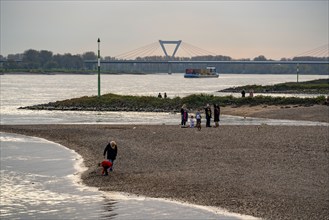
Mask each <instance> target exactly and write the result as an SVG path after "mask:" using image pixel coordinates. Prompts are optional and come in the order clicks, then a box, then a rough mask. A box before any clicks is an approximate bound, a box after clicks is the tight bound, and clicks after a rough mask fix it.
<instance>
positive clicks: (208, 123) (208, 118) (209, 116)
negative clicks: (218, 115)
mask: <svg viewBox="0 0 329 220" xmlns="http://www.w3.org/2000/svg"><path fill="white" fill-rule="evenodd" d="M204 110H205V114H206V127H211V126H210V120H211V118H212V115H211V114H212V113H211V108H210V106H209V104H207V107H206V108H205V109H204Z"/></svg>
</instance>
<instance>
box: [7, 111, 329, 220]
mask: <svg viewBox="0 0 329 220" xmlns="http://www.w3.org/2000/svg"><path fill="white" fill-rule="evenodd" d="M222 113H223V114H225V113H226V114H228V113H229V114H232V115H241V116H246V117H250V116H252V117H268V118H274V119H287V118H286V117H288V119H293V120H311V121H321V122H329V119H328V118H329V114H328V113H329V107H328V106H311V107H287V108H280V107H277V108H273V109H272V108H271V107H259V106H258V107H257V106H256V107H248V108H231V107H226V108H223V109H222ZM1 131H4V132H12V133H20V134H25V135H30V136H36V137H42V138H46V139H48V140H50V141H54V142H57V143H59V144H62V145H64V146H66V147H68V148H70V149H73V150H75V151H76V152H77V153H79V154H80V155H82V157H83V158H84V160H85V165H86V166H87V167H88V168H89V169H88V170H87V171H86V172H85V173H84V174H83V175H82V179H83V182H84V183H85V184H86V185H89V186H96V187H98V188H100V189H101V190H105V191H121V192H128V193H134V194H137V195H145V196H150V197H160V198H172V199H177V200H181V201H186V202H190V203H194V204H199V205H207V206H218V207H223V208H226V209H228V210H229V211H233V212H238V213H241V214H247V215H253V216H256V217H261V218H265V219H328V216H329V199H328V198H329V189H328V185H329V172H328V170H329V146H328V143H329V127H328V126H269V125H259V126H254V125H253V126H239V125H237V126H230V125H226V126H223V125H222V126H220V127H219V128H203V129H202V130H201V131H197V129H190V128H184V129H183V128H180V126H178V125H177V126H172V125H171V126H169V125H1ZM108 138H111V139H113V140H115V141H116V142H117V143H118V158H117V161H115V167H114V172H113V173H111V174H110V176H107V177H103V176H101V175H100V173H99V172H96V170H97V169H96V167H97V163H98V162H99V161H101V160H102V158H103V157H102V153H103V150H104V147H105V146H106V144H107V142H108Z"/></svg>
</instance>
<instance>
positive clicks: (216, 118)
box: [214, 104, 220, 128]
mask: <svg viewBox="0 0 329 220" xmlns="http://www.w3.org/2000/svg"><path fill="white" fill-rule="evenodd" d="M219 115H220V107H219V105H216V104H214V122H215V128H217V127H218V126H219Z"/></svg>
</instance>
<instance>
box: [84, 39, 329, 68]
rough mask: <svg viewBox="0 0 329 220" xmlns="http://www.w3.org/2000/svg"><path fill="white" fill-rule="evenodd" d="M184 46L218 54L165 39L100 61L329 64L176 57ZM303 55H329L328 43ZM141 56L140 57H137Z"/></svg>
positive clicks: (189, 51) (187, 49)
mask: <svg viewBox="0 0 329 220" xmlns="http://www.w3.org/2000/svg"><path fill="white" fill-rule="evenodd" d="M166 45H174V47H173V48H172V50H173V52H172V54H169V52H168V50H167V48H166ZM158 48H161V49H162V52H163V54H162V55H164V59H162V60H149V59H148V60H145V59H141V58H142V57H152V56H154V54H155V53H154V52H155V51H156V50H158ZM179 48H182V50H184V51H185V52H186V53H187V54H189V55H190V56H191V57H193V55H194V57H198V56H199V57H200V56H216V54H215V53H213V52H210V51H207V50H204V49H201V48H199V47H196V46H193V45H191V44H188V43H184V42H182V41H181V40H178V41H163V40H159V42H158V43H157V42H155V43H152V44H149V45H146V46H143V47H140V48H138V49H135V50H132V51H129V52H126V53H123V54H119V55H117V56H114V59H111V60H101V61H100V63H103V64H120V63H130V64H138V63H149V64H169V65H170V64H209V65H210V64H211V65H214V64H329V59H328V60H326V61H314V60H312V61H298V60H291V59H289V60H281V61H277V60H264V61H255V60H180V59H178V60H177V59H175V58H176V57H175V55H176V54H177V52H178V51H179V50H178V49H179ZM302 56H314V57H329V50H328V44H327V45H323V46H321V47H318V48H315V49H312V50H310V51H307V52H304V53H302V54H299V55H297V56H296V57H302ZM137 57H138V58H140V59H137ZM85 63H97V60H86V61H85Z"/></svg>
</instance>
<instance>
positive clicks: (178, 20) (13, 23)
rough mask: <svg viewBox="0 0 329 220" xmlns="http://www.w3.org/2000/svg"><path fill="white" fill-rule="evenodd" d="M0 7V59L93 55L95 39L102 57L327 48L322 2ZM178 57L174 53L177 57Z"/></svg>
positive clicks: (272, 55) (271, 54) (287, 53)
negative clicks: (169, 48) (148, 48)
mask: <svg viewBox="0 0 329 220" xmlns="http://www.w3.org/2000/svg"><path fill="white" fill-rule="evenodd" d="M0 4H1V5H0V7H1V27H0V28H1V42H0V46H1V47H0V48H1V50H0V52H1V53H0V54H1V55H3V56H7V55H8V54H17V53H23V52H24V51H26V50H28V49H35V50H48V51H52V52H53V53H54V54H65V53H71V54H83V53H84V52H88V51H93V52H95V53H97V39H98V38H100V39H101V56H102V57H106V56H111V57H114V56H117V55H119V54H123V53H126V52H129V51H132V50H134V49H137V48H140V47H143V46H145V45H149V44H151V43H155V42H157V41H158V40H182V41H183V42H186V43H189V44H191V45H194V46H196V47H199V48H202V49H203V50H205V51H210V52H212V53H213V54H216V55H225V56H230V57H232V58H233V59H241V58H250V59H253V58H255V57H257V56H259V55H264V56H265V57H266V58H267V59H281V58H290V57H294V56H297V55H299V54H302V53H304V52H307V51H310V50H313V49H315V48H318V47H320V46H324V45H327V44H328V38H329V21H328V20H329V15H328V14H329V1H328V0H324V1H155V0H154V1H29V0H27V1H19V0H17V1H8V0H1V2H0ZM158 53H160V54H159V55H163V53H162V51H161V50H159V52H158ZM161 53H162V54H161ZM183 53H184V51H183V50H179V51H178V52H177V56H182V55H181V54H183ZM322 53H324V54H327V53H328V49H327V50H324V51H323V50H322ZM328 56H329V55H328Z"/></svg>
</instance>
